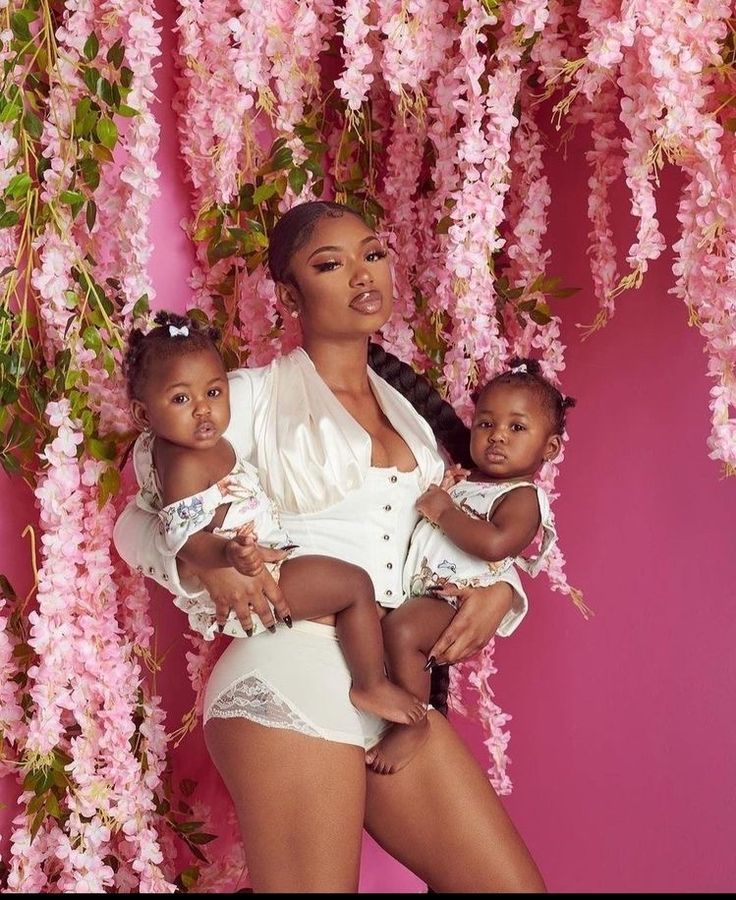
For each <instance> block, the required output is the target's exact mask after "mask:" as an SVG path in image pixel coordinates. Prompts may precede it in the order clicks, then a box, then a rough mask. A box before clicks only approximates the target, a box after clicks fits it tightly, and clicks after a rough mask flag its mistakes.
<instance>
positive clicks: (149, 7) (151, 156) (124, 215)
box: [79, 0, 161, 315]
mask: <svg viewBox="0 0 736 900" xmlns="http://www.w3.org/2000/svg"><path fill="white" fill-rule="evenodd" d="M159 20H160V15H159V14H158V13H157V12H156V10H155V8H154V5H153V3H152V2H148V0H105V2H103V3H101V6H100V9H99V14H98V18H97V21H96V33H97V35H98V38H99V39H100V47H101V51H100V56H102V55H103V53H106V52H107V51H108V50H109V48H110V47H111V46H112V45H113V44H114V43H115V42H116V41H117V40H119V39H121V40H122V42H123V45H124V47H125V64H126V65H127V66H128V68H129V69H130V70H131V71H132V73H133V75H132V81H131V85H130V88H131V90H130V94H129V95H128V97H127V100H126V104H127V106H129V107H130V108H131V109H133V110H135V115H134V116H133V117H132V118H130V119H129V120H128V121H127V126H126V127H125V128H124V129H121V132H120V140H119V143H118V148H117V157H118V160H119V165H118V166H115V167H113V166H108V167H105V168H104V169H103V176H102V177H103V183H104V184H105V189H104V191H100V192H99V200H98V202H97V224H96V229H95V235H96V236H97V237H98V240H97V241H96V244H97V245H98V247H97V250H98V252H97V254H96V255H95V259H96V260H97V262H98V265H100V272H101V274H103V275H104V276H105V277H111V278H117V279H118V280H119V281H120V283H121V291H122V295H123V298H124V301H125V302H124V306H123V309H122V314H123V315H128V314H129V313H130V312H131V311H132V309H133V307H134V306H135V304H136V302H137V301H138V299H139V298H140V297H141V296H143V295H144V294H146V295H148V298H149V300H152V299H153V298H154V297H155V291H154V287H153V282H152V280H151V278H150V276H149V274H148V270H147V267H148V262H149V260H150V258H151V253H152V252H153V246H152V243H151V239H150V236H149V229H148V225H149V223H150V218H151V206H152V204H153V201H154V199H155V198H156V197H157V196H158V194H159V188H158V177H159V170H158V166H157V164H156V159H155V157H156V153H157V151H158V146H159V131H160V129H159V125H158V122H157V120H156V118H155V116H154V115H153V103H154V100H155V89H156V81H155V78H154V67H155V65H156V61H157V59H158V57H159V55H160V44H161V38H160V33H159V32H160V29H158V28H157V27H156V23H157V22H158V21H159ZM79 38H80V40H82V42H83V41H84V40H86V35H82V34H80V35H79ZM82 46H83V43H82ZM111 235H114V240H111V239H110V238H111ZM100 238H101V239H100ZM99 245H102V246H99ZM103 261H104V262H105V263H106V265H105V266H104V267H103V266H102V265H101V264H102V263H103Z"/></svg>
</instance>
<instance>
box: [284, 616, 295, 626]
mask: <svg viewBox="0 0 736 900" xmlns="http://www.w3.org/2000/svg"><path fill="white" fill-rule="evenodd" d="M284 624H285V625H286V627H287V628H291V627H292V626H293V625H294V623H293V621H292V619H291V616H284Z"/></svg>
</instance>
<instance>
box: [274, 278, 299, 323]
mask: <svg viewBox="0 0 736 900" xmlns="http://www.w3.org/2000/svg"><path fill="white" fill-rule="evenodd" d="M276 297H277V298H278V301H279V303H280V304H281V305H282V306H283V307H284V309H285V310H286V312H287V313H288V314H289V315H290V316H293V317H294V318H296V317H297V316H298V315H299V307H298V306H297V305H296V300H295V298H294V296H293V289H292V288H291V286H290V285H288V284H284V283H283V281H277V282H276Z"/></svg>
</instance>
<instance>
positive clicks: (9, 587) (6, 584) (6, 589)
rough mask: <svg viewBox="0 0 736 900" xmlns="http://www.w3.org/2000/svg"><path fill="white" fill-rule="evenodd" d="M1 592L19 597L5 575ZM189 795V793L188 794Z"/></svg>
mask: <svg viewBox="0 0 736 900" xmlns="http://www.w3.org/2000/svg"><path fill="white" fill-rule="evenodd" d="M0 594H2V596H3V597H5V599H6V600H16V599H17V597H18V595H17V594H16V593H15V589H14V588H13V585H12V584H11V583H10V582H9V581H8V579H7V578H6V577H5V576H4V575H0ZM187 796H189V795H188V794H187Z"/></svg>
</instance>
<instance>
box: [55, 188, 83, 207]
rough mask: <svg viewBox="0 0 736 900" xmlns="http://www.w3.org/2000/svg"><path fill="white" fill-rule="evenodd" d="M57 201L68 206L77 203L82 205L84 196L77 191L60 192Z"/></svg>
mask: <svg viewBox="0 0 736 900" xmlns="http://www.w3.org/2000/svg"><path fill="white" fill-rule="evenodd" d="M59 200H61V202H62V203H66V204H68V205H69V206H74V205H75V204H77V203H84V194H80V193H79V191H62V192H61V193H60V194H59Z"/></svg>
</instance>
